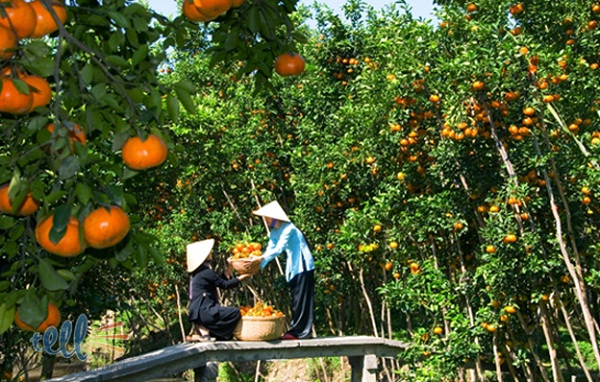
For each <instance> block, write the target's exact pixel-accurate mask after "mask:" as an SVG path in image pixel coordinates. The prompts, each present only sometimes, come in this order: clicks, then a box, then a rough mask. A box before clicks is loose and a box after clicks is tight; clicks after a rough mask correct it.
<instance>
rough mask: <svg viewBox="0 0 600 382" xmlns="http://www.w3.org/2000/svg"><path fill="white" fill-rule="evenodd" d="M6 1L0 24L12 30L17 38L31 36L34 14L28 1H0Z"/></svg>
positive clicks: (4, 0)
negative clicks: (4, 13)
mask: <svg viewBox="0 0 600 382" xmlns="http://www.w3.org/2000/svg"><path fill="white" fill-rule="evenodd" d="M0 2H2V3H5V4H6V3H8V4H7V5H6V6H5V7H4V11H5V12H6V17H1V16H0V25H2V26H3V27H5V28H7V29H10V30H12V31H13V32H14V33H15V34H16V35H17V38H18V39H22V38H26V37H29V36H31V34H32V33H33V30H34V29H35V23H36V15H35V11H34V10H33V8H32V7H31V5H30V4H29V3H26V2H24V1H23V0H11V1H6V0H3V1H0Z"/></svg>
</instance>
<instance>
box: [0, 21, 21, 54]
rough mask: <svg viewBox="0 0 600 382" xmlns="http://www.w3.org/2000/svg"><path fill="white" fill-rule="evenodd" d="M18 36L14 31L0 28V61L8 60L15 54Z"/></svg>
mask: <svg viewBox="0 0 600 382" xmlns="http://www.w3.org/2000/svg"><path fill="white" fill-rule="evenodd" d="M17 42H18V39H17V36H16V35H15V32H13V31H12V30H10V29H8V28H6V27H3V26H0V59H3V60H8V59H9V58H11V57H12V56H13V54H15V52H14V49H15V48H16V47H17Z"/></svg>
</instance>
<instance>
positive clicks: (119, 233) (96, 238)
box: [83, 206, 131, 248]
mask: <svg viewBox="0 0 600 382" xmlns="http://www.w3.org/2000/svg"><path fill="white" fill-rule="evenodd" d="M130 226H131V225H130V222H129V216H127V214H126V213H125V212H124V211H123V209H122V208H121V207H118V206H110V207H109V208H106V207H100V208H97V209H95V210H94V211H92V212H90V213H89V215H88V216H86V217H85V219H84V220H83V237H84V238H85V241H86V243H87V244H88V245H89V246H90V247H92V248H108V247H112V246H113V245H115V244H117V243H118V242H120V241H121V240H123V238H124V237H125V236H126V235H127V233H128V232H129V228H130Z"/></svg>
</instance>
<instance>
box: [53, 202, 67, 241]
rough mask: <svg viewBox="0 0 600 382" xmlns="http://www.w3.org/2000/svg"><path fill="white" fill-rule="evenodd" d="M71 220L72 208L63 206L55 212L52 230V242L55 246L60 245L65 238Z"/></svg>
mask: <svg viewBox="0 0 600 382" xmlns="http://www.w3.org/2000/svg"><path fill="white" fill-rule="evenodd" d="M70 218H71V207H70V206H69V205H66V204H63V205H60V206H58V207H57V208H56V209H55V210H54V218H53V220H52V229H50V241H51V242H52V243H54V244H56V243H58V242H59V241H60V239H62V238H63V236H64V235H65V232H66V231H67V224H68V223H69V219H70Z"/></svg>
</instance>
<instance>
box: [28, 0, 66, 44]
mask: <svg viewBox="0 0 600 382" xmlns="http://www.w3.org/2000/svg"><path fill="white" fill-rule="evenodd" d="M29 4H30V5H31V7H32V8H33V10H34V12H35V15H36V22H35V29H34V30H33V33H31V35H30V37H32V38H40V37H44V36H46V35H48V34H50V33H53V32H55V31H57V30H58V25H57V24H56V21H55V20H54V18H53V17H52V15H51V14H50V12H49V11H48V10H47V9H46V7H45V6H44V4H43V3H42V1H41V0H34V1H32V2H30V3H29ZM52 9H53V10H54V12H55V13H56V16H58V19H59V20H60V22H61V23H62V24H64V23H65V21H67V8H66V7H65V6H64V4H63V3H62V2H60V1H58V0H54V1H53V2H52Z"/></svg>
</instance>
